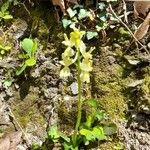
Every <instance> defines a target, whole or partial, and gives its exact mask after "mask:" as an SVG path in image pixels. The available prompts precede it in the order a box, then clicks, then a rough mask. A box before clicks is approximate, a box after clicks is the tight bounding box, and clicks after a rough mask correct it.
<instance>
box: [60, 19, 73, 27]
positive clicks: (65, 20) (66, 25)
mask: <svg viewBox="0 0 150 150" xmlns="http://www.w3.org/2000/svg"><path fill="white" fill-rule="evenodd" d="M62 23H63V27H64V28H65V29H66V28H67V27H68V26H69V25H70V24H71V23H72V21H71V20H68V19H63V20H62Z"/></svg>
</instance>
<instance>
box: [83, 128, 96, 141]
mask: <svg viewBox="0 0 150 150" xmlns="http://www.w3.org/2000/svg"><path fill="white" fill-rule="evenodd" d="M80 134H81V135H84V136H85V137H86V139H87V140H88V141H92V140H94V139H95V137H94V136H93V134H92V131H91V130H88V129H81V130H80Z"/></svg>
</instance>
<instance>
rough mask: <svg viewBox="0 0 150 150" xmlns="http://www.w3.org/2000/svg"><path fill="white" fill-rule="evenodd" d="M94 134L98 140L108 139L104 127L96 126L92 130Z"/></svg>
mask: <svg viewBox="0 0 150 150" xmlns="http://www.w3.org/2000/svg"><path fill="white" fill-rule="evenodd" d="M92 134H93V136H94V137H95V138H96V139H98V140H106V139H107V137H106V136H105V133H104V130H103V128H102V127H94V128H93V130H92Z"/></svg>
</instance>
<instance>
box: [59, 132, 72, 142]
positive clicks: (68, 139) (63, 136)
mask: <svg viewBox="0 0 150 150" xmlns="http://www.w3.org/2000/svg"><path fill="white" fill-rule="evenodd" d="M59 135H60V137H61V138H62V139H64V140H65V141H66V142H68V143H69V142H70V138H68V137H67V135H65V134H63V133H62V132H59Z"/></svg>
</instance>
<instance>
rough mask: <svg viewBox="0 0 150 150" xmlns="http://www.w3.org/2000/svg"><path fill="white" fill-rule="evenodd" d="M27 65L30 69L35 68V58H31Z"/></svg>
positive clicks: (26, 62)
mask: <svg viewBox="0 0 150 150" xmlns="http://www.w3.org/2000/svg"><path fill="white" fill-rule="evenodd" d="M25 64H26V65H27V66H29V67H31V66H34V65H35V64H36V60H35V59H34V58H29V59H27V60H26V61H25Z"/></svg>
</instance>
